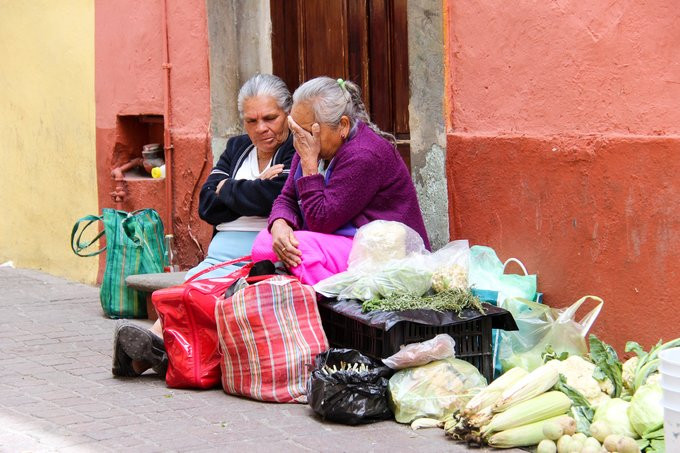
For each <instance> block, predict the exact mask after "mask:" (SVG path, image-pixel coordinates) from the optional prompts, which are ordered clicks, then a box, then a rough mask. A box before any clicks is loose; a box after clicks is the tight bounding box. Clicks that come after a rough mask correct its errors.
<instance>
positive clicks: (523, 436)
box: [487, 415, 564, 448]
mask: <svg viewBox="0 0 680 453" xmlns="http://www.w3.org/2000/svg"><path fill="white" fill-rule="evenodd" d="M561 417H564V416H563V415H560V416H557V417H552V418H548V419H546V420H540V421H537V422H534V423H529V424H528V425H523V426H518V427H516V428H510V429H506V430H505V431H501V432H498V433H495V434H494V435H492V436H490V437H489V438H488V439H487V443H488V444H489V445H490V446H492V447H494V448H515V447H528V446H530V445H537V444H538V443H539V442H540V441H542V440H543V439H544V438H545V437H544V436H543V425H544V424H546V423H547V422H551V421H555V420H559V419H560V418H561Z"/></svg>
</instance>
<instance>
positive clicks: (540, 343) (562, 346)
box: [498, 296, 604, 371]
mask: <svg viewBox="0 0 680 453" xmlns="http://www.w3.org/2000/svg"><path fill="white" fill-rule="evenodd" d="M588 299H592V300H594V301H596V302H598V303H597V305H596V306H595V308H593V309H592V310H591V311H590V312H588V313H587V314H586V315H585V316H583V317H582V318H581V319H580V320H577V319H576V313H577V312H578V310H579V309H580V308H581V306H582V305H583V304H584V303H585V302H586V301H587V300H588ZM603 304H604V302H603V301H602V299H600V298H599V297H595V296H584V297H582V298H581V299H579V300H577V301H576V302H574V303H573V304H572V305H571V306H569V307H567V308H564V309H556V308H550V307H548V306H545V305H543V304H538V303H535V302H530V301H528V300H523V299H514V298H510V299H505V300H504V301H503V302H502V303H501V304H500V307H501V308H505V309H506V310H508V311H509V312H510V313H512V316H513V317H514V318H515V322H516V323H517V326H518V328H519V330H518V331H514V332H505V331H502V332H501V334H500V339H501V342H500V345H499V349H498V359H499V360H500V363H501V365H502V366H503V370H504V371H507V370H509V369H510V368H514V367H516V366H518V367H521V368H524V369H525V370H528V371H532V370H534V369H536V368H537V367H539V366H540V365H542V364H543V359H542V357H541V354H542V353H543V352H544V351H545V349H546V346H548V345H550V346H552V348H553V350H554V351H555V353H556V354H558V355H559V354H561V353H563V352H567V353H569V354H570V355H584V354H586V353H587V352H588V346H587V345H586V335H588V331H589V330H590V328H591V327H592V325H593V323H594V322H595V320H596V319H597V316H598V315H599V314H600V310H602V306H603Z"/></svg>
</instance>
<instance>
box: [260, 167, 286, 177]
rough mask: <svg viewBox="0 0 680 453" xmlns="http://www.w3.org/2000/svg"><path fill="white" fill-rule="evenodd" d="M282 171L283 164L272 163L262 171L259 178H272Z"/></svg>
mask: <svg viewBox="0 0 680 453" xmlns="http://www.w3.org/2000/svg"><path fill="white" fill-rule="evenodd" d="M282 171H283V164H276V165H272V166H271V167H269V168H267V169H266V170H265V171H263V172H262V174H261V175H260V179H274V178H276V177H277V176H279V175H280V174H281V172H282Z"/></svg>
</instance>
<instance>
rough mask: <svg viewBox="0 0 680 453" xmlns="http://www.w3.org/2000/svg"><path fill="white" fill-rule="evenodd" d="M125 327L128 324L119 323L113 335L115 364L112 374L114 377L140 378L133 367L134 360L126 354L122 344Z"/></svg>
mask: <svg viewBox="0 0 680 453" xmlns="http://www.w3.org/2000/svg"><path fill="white" fill-rule="evenodd" d="M125 325H126V324H122V323H117V324H116V330H115V331H114V333H113V364H112V367H111V372H112V373H113V375H114V376H123V377H132V376H139V373H137V372H136V371H135V370H134V368H133V367H132V359H131V358H130V356H128V355H127V354H126V353H125V351H124V350H123V348H122V346H121V344H120V340H119V336H120V330H121V328H122V327H123V326H125Z"/></svg>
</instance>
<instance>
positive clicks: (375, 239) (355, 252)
mask: <svg viewBox="0 0 680 453" xmlns="http://www.w3.org/2000/svg"><path fill="white" fill-rule="evenodd" d="M425 253H429V252H428V251H427V249H426V248H425V243H423V238H421V237H420V235H419V234H418V233H416V231H415V230H413V229H412V228H410V227H408V226H406V225H404V224H403V223H400V222H392V221H388V220H374V221H373V222H370V223H368V224H366V225H364V226H362V227H361V228H359V229H358V230H357V233H356V234H355V235H354V241H353V242H352V250H351V251H350V253H349V259H348V268H349V269H360V268H363V269H367V270H370V269H371V268H373V267H375V266H382V265H383V264H384V263H387V262H388V261H390V260H401V259H404V258H406V257H409V256H412V255H422V254H425Z"/></svg>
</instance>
